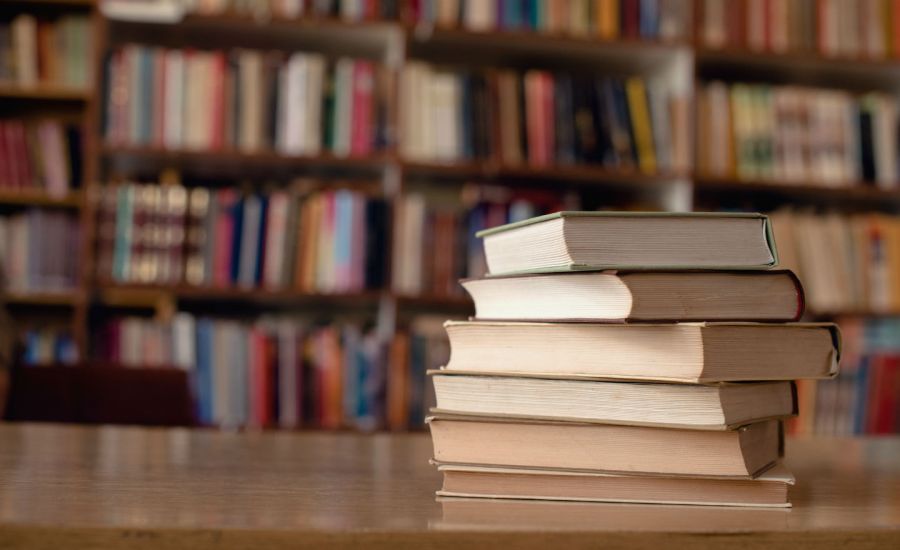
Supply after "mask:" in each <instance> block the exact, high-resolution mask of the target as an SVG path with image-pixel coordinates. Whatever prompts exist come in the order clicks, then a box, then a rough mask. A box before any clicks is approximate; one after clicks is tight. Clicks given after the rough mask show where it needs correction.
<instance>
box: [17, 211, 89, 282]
mask: <svg viewBox="0 0 900 550" xmlns="http://www.w3.org/2000/svg"><path fill="white" fill-rule="evenodd" d="M80 232H81V230H80V225H79V223H78V218H77V217H75V216H73V215H71V214H70V213H67V212H58V211H51V210H45V209H41V208H31V209H28V210H26V211H24V212H18V213H14V214H9V215H3V216H0V264H2V270H3V277H4V279H5V283H6V288H7V289H8V290H9V291H11V292H18V293H28V292H54V291H66V290H71V289H72V288H74V286H75V285H76V283H77V281H78V269H79V254H78V253H77V251H78V250H79V249H78V247H79V241H80V237H79V235H80Z"/></svg>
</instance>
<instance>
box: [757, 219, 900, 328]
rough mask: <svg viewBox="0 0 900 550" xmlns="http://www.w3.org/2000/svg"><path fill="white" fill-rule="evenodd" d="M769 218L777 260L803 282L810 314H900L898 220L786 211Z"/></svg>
mask: <svg viewBox="0 0 900 550" xmlns="http://www.w3.org/2000/svg"><path fill="white" fill-rule="evenodd" d="M771 219H772V222H773V227H774V229H775V235H776V237H777V241H778V247H779V261H780V263H781V265H783V266H784V267H787V268H789V269H791V270H793V271H794V272H795V273H797V275H798V276H799V277H800V279H801V280H802V281H803V283H804V287H805V288H806V300H807V303H808V304H809V309H810V310H811V311H813V312H816V313H825V314H829V313H840V312H844V311H871V312H874V313H878V312H884V313H897V312H900V218H898V217H896V216H889V215H882V214H859V215H849V216H848V215H841V214H827V215H815V214H812V213H806V212H794V211H789V210H785V211H780V212H776V213H774V214H772V215H771Z"/></svg>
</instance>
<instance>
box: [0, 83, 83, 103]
mask: <svg viewBox="0 0 900 550" xmlns="http://www.w3.org/2000/svg"><path fill="white" fill-rule="evenodd" d="M90 98H91V93H90V92H89V91H88V90H84V89H80V88H66V87H62V86H53V85H49V84H38V85H36V86H17V85H14V84H6V83H0V99H7V100H13V99H16V100H34V101H69V102H87V101H89V100H90Z"/></svg>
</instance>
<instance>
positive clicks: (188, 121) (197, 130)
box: [182, 52, 209, 149]
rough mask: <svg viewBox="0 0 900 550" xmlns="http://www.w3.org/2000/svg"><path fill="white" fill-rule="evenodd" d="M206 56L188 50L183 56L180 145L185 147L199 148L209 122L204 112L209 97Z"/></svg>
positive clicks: (201, 145)
mask: <svg viewBox="0 0 900 550" xmlns="http://www.w3.org/2000/svg"><path fill="white" fill-rule="evenodd" d="M207 79H208V76H207V71H206V58H205V54H204V53H202V52H189V53H188V55H187V57H186V58H185V85H184V88H185V90H184V103H185V109H184V119H183V121H182V124H183V126H182V129H183V133H182V146H183V147H184V148H185V149H201V148H202V147H203V142H204V134H205V130H204V128H203V124H209V121H208V120H206V118H207V117H206V116H205V115H204V112H205V111H206V107H207V104H208V103H209V98H208V97H207V96H206V95H205V86H204V83H205V80H207Z"/></svg>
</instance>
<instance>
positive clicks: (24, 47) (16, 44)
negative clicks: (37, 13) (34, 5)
mask: <svg viewBox="0 0 900 550" xmlns="http://www.w3.org/2000/svg"><path fill="white" fill-rule="evenodd" d="M11 27H12V29H11V30H12V53H13V55H14V59H13V63H14V66H15V69H16V83H17V84H18V85H19V86H35V85H37V83H38V58H37V55H38V53H37V21H36V20H35V18H34V16H33V15H30V14H27V13H23V14H19V15H17V16H16V17H15V19H13V20H12V23H11Z"/></svg>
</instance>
